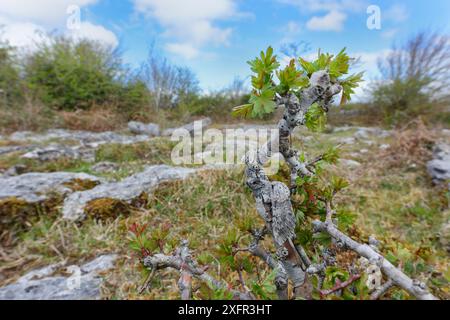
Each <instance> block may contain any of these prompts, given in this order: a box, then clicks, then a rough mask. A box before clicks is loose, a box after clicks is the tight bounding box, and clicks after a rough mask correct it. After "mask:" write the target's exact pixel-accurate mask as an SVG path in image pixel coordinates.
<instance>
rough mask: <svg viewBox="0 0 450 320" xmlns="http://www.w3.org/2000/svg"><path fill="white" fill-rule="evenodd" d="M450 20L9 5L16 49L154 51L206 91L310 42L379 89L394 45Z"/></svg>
mask: <svg viewBox="0 0 450 320" xmlns="http://www.w3.org/2000/svg"><path fill="white" fill-rule="evenodd" d="M378 12H379V15H377V13H378ZM78 13H79V15H78ZM374 14H375V15H374ZM78 17H79V19H78ZM373 18H379V19H375V20H374V19H373ZM449 18H450V1H448V0H428V1H425V0H121V1H118V0H39V1H35V0H0V25H2V26H3V28H2V29H3V30H2V37H3V39H7V40H8V41H9V42H10V43H11V44H12V45H15V46H18V47H26V48H31V49H32V48H33V46H34V45H33V43H36V41H45V34H46V33H48V32H54V33H62V34H66V35H68V36H71V37H74V38H89V39H94V40H98V41H101V42H102V43H105V44H107V45H109V46H112V47H114V48H118V49H119V50H120V51H121V52H123V55H124V60H125V62H126V63H128V64H130V65H131V66H135V67H136V66H139V65H140V64H141V63H142V62H143V61H144V60H145V58H146V56H147V55H148V51H149V49H150V48H151V47H152V46H153V47H154V48H156V49H157V51H158V52H160V54H161V55H162V56H165V57H167V58H168V59H169V60H170V61H171V62H172V63H173V64H176V65H181V66H187V67H189V68H191V69H192V70H193V71H194V72H195V73H196V74H197V77H198V79H199V81H200V85H201V87H202V89H203V90H204V91H205V92H208V91H212V90H217V89H220V88H223V87H226V86H227V85H229V84H230V83H231V82H232V81H233V79H234V78H235V77H240V78H243V79H245V78H247V77H248V76H249V75H250V70H249V66H248V65H247V64H246V62H247V61H248V60H250V59H252V58H253V57H254V56H256V55H257V54H258V53H259V51H261V50H262V49H265V48H267V46H269V45H271V46H273V47H274V49H275V51H276V52H278V53H279V56H280V59H283V57H282V56H283V55H282V54H281V53H280V49H281V48H282V47H283V45H285V44H288V43H295V42H306V43H308V44H309V47H310V48H311V52H309V53H305V55H306V56H307V57H308V56H309V57H311V56H312V54H313V53H314V52H317V50H319V49H321V50H322V51H327V52H335V53H337V52H339V51H340V50H341V49H342V48H343V47H347V50H348V52H349V53H350V54H351V55H353V56H358V57H360V58H361V61H362V64H361V68H363V69H364V70H365V71H366V78H367V80H368V82H370V81H371V80H373V79H376V77H377V68H376V61H377V59H378V58H379V57H383V56H385V55H386V54H387V53H388V52H389V49H390V48H391V47H392V44H393V43H402V42H403V41H405V39H407V38H408V36H410V35H412V34H414V33H415V32H417V31H419V30H439V31H442V32H445V33H448V32H449V30H450V26H449V21H450V19H449ZM368 20H369V22H377V23H375V24H374V23H372V24H370V28H369V27H368ZM378 22H379V24H378ZM359 94H362V93H361V92H360V93H359Z"/></svg>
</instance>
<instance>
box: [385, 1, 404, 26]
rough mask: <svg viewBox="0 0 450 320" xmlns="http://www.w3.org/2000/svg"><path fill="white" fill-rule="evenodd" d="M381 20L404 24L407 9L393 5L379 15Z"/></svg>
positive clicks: (400, 5)
mask: <svg viewBox="0 0 450 320" xmlns="http://www.w3.org/2000/svg"><path fill="white" fill-rule="evenodd" d="M381 16H382V18H384V19H386V20H390V21H393V22H404V21H406V20H408V17H409V12H408V8H406V6H404V5H402V4H394V5H393V6H392V7H390V8H389V9H388V10H386V11H385V12H382V13H381Z"/></svg>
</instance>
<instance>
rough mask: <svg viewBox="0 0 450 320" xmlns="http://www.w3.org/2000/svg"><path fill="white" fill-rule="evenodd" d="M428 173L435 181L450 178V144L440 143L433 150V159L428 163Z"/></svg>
mask: <svg viewBox="0 0 450 320" xmlns="http://www.w3.org/2000/svg"><path fill="white" fill-rule="evenodd" d="M427 168H428V173H429V174H430V176H431V177H432V178H433V180H434V181H435V182H441V181H447V180H450V145H448V144H444V143H441V144H438V145H436V146H435V148H434V150H433V160H431V161H430V162H428V164H427Z"/></svg>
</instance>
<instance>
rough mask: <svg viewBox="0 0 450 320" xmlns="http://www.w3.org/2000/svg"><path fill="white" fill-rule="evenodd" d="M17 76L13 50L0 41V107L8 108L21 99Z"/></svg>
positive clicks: (17, 71)
mask: <svg viewBox="0 0 450 320" xmlns="http://www.w3.org/2000/svg"><path fill="white" fill-rule="evenodd" d="M19 74H20V73H19V67H18V65H17V63H16V56H15V52H14V48H12V47H11V46H10V45H9V44H8V43H6V42H2V41H0V106H2V105H3V106H10V105H12V104H13V103H14V102H15V101H17V100H19V99H21V98H22V93H21V92H22V90H21V81H20V76H19Z"/></svg>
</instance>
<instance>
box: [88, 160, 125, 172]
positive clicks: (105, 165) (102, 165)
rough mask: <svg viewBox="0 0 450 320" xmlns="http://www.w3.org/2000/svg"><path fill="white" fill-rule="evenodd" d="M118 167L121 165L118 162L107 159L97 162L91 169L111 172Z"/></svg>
mask: <svg viewBox="0 0 450 320" xmlns="http://www.w3.org/2000/svg"><path fill="white" fill-rule="evenodd" d="M118 168H119V166H118V165H117V164H116V163H113V162H107V161H105V162H99V163H97V164H96V165H94V166H93V167H92V168H91V169H92V171H94V172H97V173H110V172H114V171H116V170H117V169H118Z"/></svg>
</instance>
